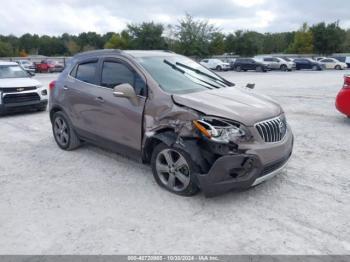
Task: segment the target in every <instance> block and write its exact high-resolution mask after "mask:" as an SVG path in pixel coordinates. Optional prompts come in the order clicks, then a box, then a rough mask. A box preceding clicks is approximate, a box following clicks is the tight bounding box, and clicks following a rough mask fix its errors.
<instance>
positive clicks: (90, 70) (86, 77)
mask: <svg viewBox="0 0 350 262" xmlns="http://www.w3.org/2000/svg"><path fill="white" fill-rule="evenodd" d="M96 70H97V61H93V62H87V63H83V64H79V65H78V68H77V70H76V76H75V78H76V79H78V80H80V81H83V82H86V83H90V84H96ZM73 71H74V70H73Z"/></svg>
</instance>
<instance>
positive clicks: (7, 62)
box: [0, 61, 18, 66]
mask: <svg viewBox="0 0 350 262" xmlns="http://www.w3.org/2000/svg"><path fill="white" fill-rule="evenodd" d="M11 65H18V64H17V63H15V62H10V61H0V66H11Z"/></svg>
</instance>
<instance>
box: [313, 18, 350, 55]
mask: <svg viewBox="0 0 350 262" xmlns="http://www.w3.org/2000/svg"><path fill="white" fill-rule="evenodd" d="M310 30H311V32H312V34H313V44H314V50H315V52H316V53H318V54H322V55H330V54H332V53H335V52H340V51H341V49H342V46H343V43H344V41H345V30H343V29H341V28H340V27H339V22H334V23H331V24H328V25H326V23H324V22H323V23H319V24H316V25H314V26H312V27H311V28H310Z"/></svg>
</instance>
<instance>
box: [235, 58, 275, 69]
mask: <svg viewBox="0 0 350 262" xmlns="http://www.w3.org/2000/svg"><path fill="white" fill-rule="evenodd" d="M233 69H234V70H235V71H237V72H241V71H249V70H254V71H257V72H267V71H268V70H269V67H268V65H267V64H265V63H264V62H262V61H258V60H256V59H254V58H237V59H236V61H235V63H234V65H233Z"/></svg>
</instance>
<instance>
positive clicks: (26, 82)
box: [0, 77, 41, 88]
mask: <svg viewBox="0 0 350 262" xmlns="http://www.w3.org/2000/svg"><path fill="white" fill-rule="evenodd" d="M39 85H41V84H40V82H39V81H37V80H35V79H32V78H29V77H28V78H2V79H0V88H5V87H26V86H39Z"/></svg>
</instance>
